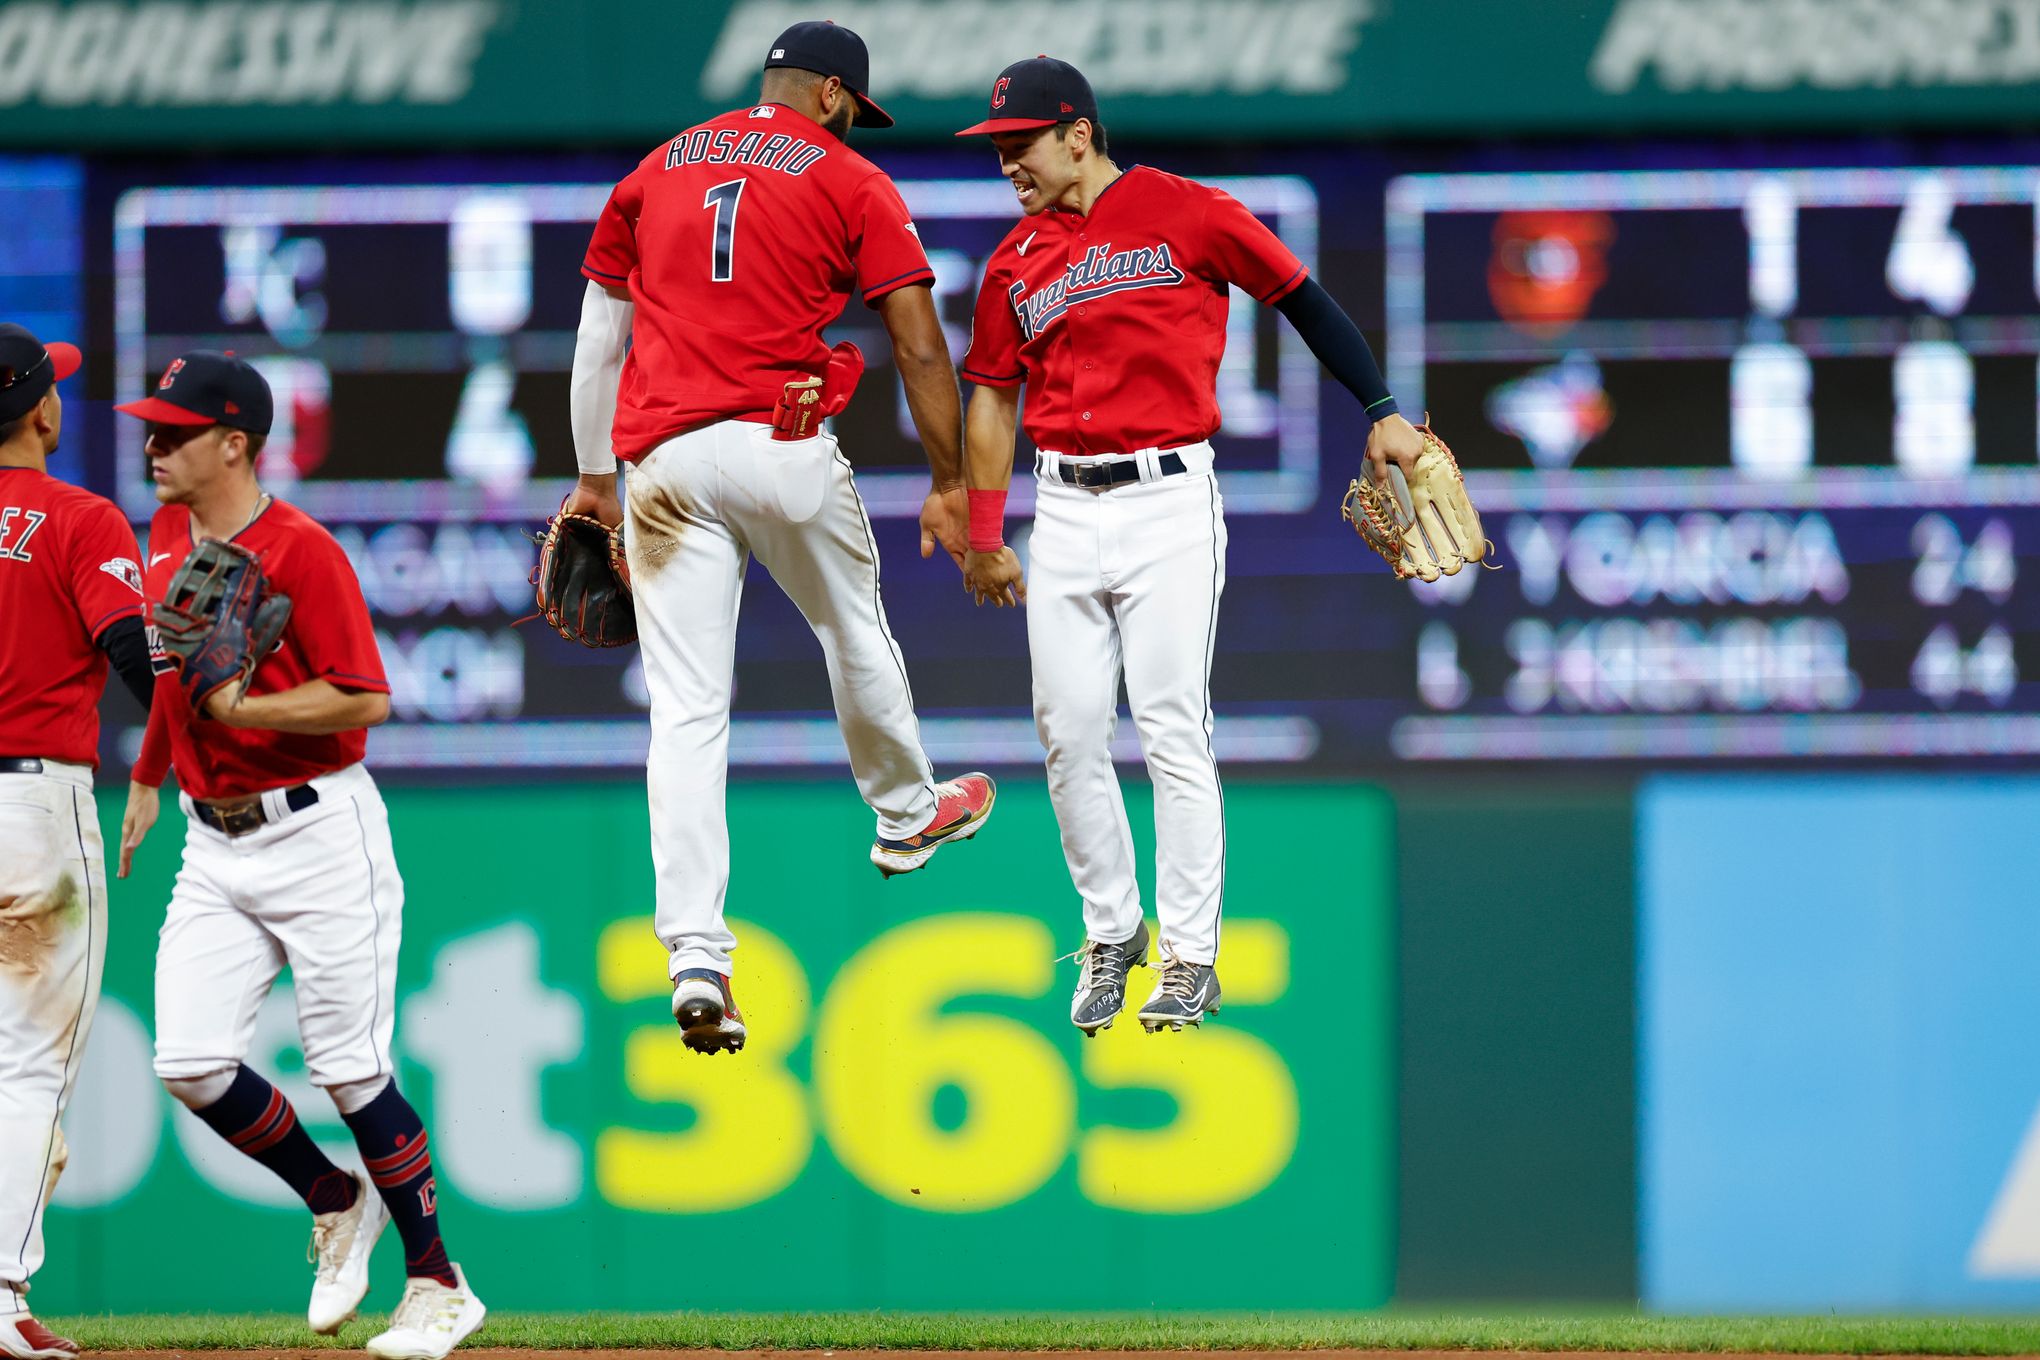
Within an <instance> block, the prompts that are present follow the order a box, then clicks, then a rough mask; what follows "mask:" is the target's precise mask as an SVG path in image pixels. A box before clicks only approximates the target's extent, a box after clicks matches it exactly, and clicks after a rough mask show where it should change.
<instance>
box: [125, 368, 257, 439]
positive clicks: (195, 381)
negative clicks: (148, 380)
mask: <svg viewBox="0 0 2040 1360" xmlns="http://www.w3.org/2000/svg"><path fill="white" fill-rule="evenodd" d="M113 409H114V410H116V411H118V412H120V413H121V414H122V415H124V416H134V417H136V418H137V419H140V420H149V421H154V422H155V423H156V424H158V425H225V426H227V427H228V428H229V429H235V430H246V431H247V432H248V433H250V434H268V433H269V426H270V422H271V420H272V419H273V418H274V415H275V401H274V398H273V397H272V396H271V395H270V392H269V383H268V381H267V380H266V379H264V378H263V376H262V374H261V373H260V371H258V370H257V369H256V367H255V366H254V365H253V364H251V363H249V362H248V361H247V360H246V359H242V358H239V357H237V356H236V355H235V354H234V353H233V352H232V351H228V352H226V353H224V354H222V353H220V352H219V351H217V350H209V349H193V350H186V351H185V352H184V353H183V354H180V355H178V356H177V357H176V358H175V359H173V360H171V361H170V367H168V368H166V369H164V370H163V377H162V380H161V381H159V382H158V383H157V384H156V388H155V390H154V391H153V392H151V393H149V395H148V396H146V397H143V398H142V399H141V400H140V401H131V402H127V403H125V404H124V405H120V406H116V407H114V408H113Z"/></svg>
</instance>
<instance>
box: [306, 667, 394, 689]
mask: <svg viewBox="0 0 2040 1360" xmlns="http://www.w3.org/2000/svg"><path fill="white" fill-rule="evenodd" d="M319 679H321V680H324V681H327V682H328V683H330V684H331V685H333V687H334V688H336V689H351V690H359V691H360V692H362V693H364V694H388V693H389V692H390V682H389V681H388V680H386V679H384V678H383V677H382V676H380V675H353V674H350V673H349V672H347V671H335V670H328V671H322V672H320V674H319Z"/></svg>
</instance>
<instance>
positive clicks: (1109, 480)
mask: <svg viewBox="0 0 2040 1360" xmlns="http://www.w3.org/2000/svg"><path fill="white" fill-rule="evenodd" d="M1155 466H1156V467H1158V468H1160V469H1161V471H1162V475H1163V476H1164V477H1173V476H1175V475H1176V474H1177V473H1179V472H1182V471H1185V468H1184V467H1183V455H1182V454H1180V453H1165V454H1163V455H1162V456H1161V457H1159V458H1157V459H1155ZM1055 475H1056V476H1058V477H1060V478H1062V480H1064V481H1065V482H1068V483H1069V484H1070V485H1071V486H1081V487H1086V488H1089V487H1100V486H1118V485H1119V484H1120V483H1121V482H1137V481H1139V480H1140V460H1139V459H1138V458H1115V459H1113V460H1112V461H1110V462H1106V461H1104V460H1103V459H1098V460H1092V461H1085V462H1076V461H1070V462H1065V461H1063V460H1062V459H1060V458H1058V459H1056V460H1055Z"/></svg>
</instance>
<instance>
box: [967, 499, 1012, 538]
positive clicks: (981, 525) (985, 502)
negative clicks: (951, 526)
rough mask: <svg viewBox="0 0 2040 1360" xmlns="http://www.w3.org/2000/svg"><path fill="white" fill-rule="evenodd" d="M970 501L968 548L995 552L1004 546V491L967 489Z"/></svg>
mask: <svg viewBox="0 0 2040 1360" xmlns="http://www.w3.org/2000/svg"><path fill="white" fill-rule="evenodd" d="M964 499H965V500H967V501H968V502H969V503H970V550H971V551H972V552H979V553H995V552H997V551H998V550H999V549H1001V548H1003V547H1005V546H1006V493H1005V492H1003V491H976V490H973V491H967V492H965V493H964Z"/></svg>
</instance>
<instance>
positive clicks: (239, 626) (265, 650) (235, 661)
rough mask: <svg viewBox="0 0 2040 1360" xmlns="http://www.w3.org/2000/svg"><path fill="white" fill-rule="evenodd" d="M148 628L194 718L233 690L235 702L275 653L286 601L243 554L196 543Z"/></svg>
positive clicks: (286, 617) (219, 544)
mask: <svg viewBox="0 0 2040 1360" xmlns="http://www.w3.org/2000/svg"><path fill="white" fill-rule="evenodd" d="M149 621H150V622H151V623H153V624H155V626H156V633H157V636H158V638H159V639H160V640H161V642H162V644H163V650H164V651H166V652H168V653H169V654H170V655H171V656H172V657H173V658H175V662H176V666H177V678H178V683H179V685H180V686H182V688H183V690H184V697H185V699H186V701H187V702H189V703H190V705H191V707H192V711H193V712H196V713H203V712H205V705H206V701H207V700H208V699H210V698H212V696H213V695H215V694H218V693H219V692H220V691H222V690H224V689H226V688H228V687H229V686H233V687H234V690H235V694H234V697H235V698H237V699H238V698H239V697H240V694H241V692H242V691H244V690H246V689H247V688H248V681H249V680H250V679H252V678H253V677H254V674H255V667H256V666H257V665H258V664H260V663H261V661H262V658H263V657H265V656H268V655H269V653H270V652H272V651H274V650H275V648H276V644H277V640H278V639H279V638H281V637H282V636H283V628H284V625H285V624H286V623H288V622H290V597H289V596H288V595H281V594H278V593H276V592H275V591H273V590H271V589H270V588H269V579H268V577H266V576H265V575H263V572H262V564H261V563H260V562H259V561H258V560H257V559H256V557H255V554H254V553H251V552H249V551H248V550H247V549H246V548H242V547H238V546H236V545H235V544H232V543H228V542H225V541H224V540H221V539H217V538H207V539H201V540H200V541H199V542H198V544H197V545H196V546H195V547H193V548H192V550H191V553H190V555H189V556H187V557H186V558H185V559H184V564H183V565H182V566H180V567H178V568H177V571H176V573H175V574H174V575H172V576H171V578H170V587H169V589H168V590H167V591H165V592H164V595H163V600H162V602H161V603H160V604H157V605H155V606H153V607H152V608H151V609H150V611H149Z"/></svg>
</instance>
